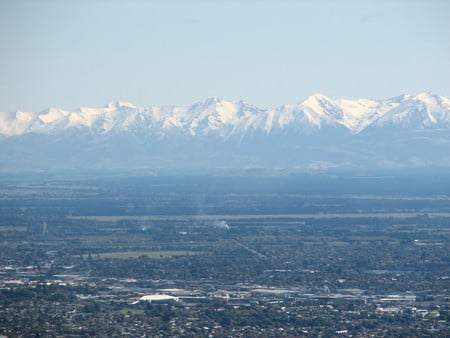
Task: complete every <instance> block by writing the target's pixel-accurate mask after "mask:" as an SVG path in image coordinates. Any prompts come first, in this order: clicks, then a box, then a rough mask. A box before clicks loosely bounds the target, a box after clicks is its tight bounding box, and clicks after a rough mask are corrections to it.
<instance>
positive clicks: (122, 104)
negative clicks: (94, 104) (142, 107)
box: [105, 101, 136, 109]
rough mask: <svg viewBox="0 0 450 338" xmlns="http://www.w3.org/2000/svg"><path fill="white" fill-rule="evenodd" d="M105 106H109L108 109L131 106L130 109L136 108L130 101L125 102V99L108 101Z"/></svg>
mask: <svg viewBox="0 0 450 338" xmlns="http://www.w3.org/2000/svg"><path fill="white" fill-rule="evenodd" d="M105 108H109V109H118V108H131V109H136V106H135V105H134V104H132V103H130V102H125V101H112V102H109V103H108V104H107V105H106V106H105Z"/></svg>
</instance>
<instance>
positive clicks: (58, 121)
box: [0, 93, 450, 138]
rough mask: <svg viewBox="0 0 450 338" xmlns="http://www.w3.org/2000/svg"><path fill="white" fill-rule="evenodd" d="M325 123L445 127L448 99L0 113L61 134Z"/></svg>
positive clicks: (241, 130)
mask: <svg viewBox="0 0 450 338" xmlns="http://www.w3.org/2000/svg"><path fill="white" fill-rule="evenodd" d="M324 126H331V127H344V128H345V129H347V130H348V131H349V132H351V133H353V134H359V133H361V132H363V131H364V130H365V129H367V128H369V127H373V128H383V127H386V126H397V127H400V128H414V129H427V128H448V127H449V126H450V100H449V99H448V98H445V97H442V96H438V95H433V94H429V93H422V94H419V95H416V96H411V95H407V94H403V95H401V96H398V97H394V98H390V99H387V100H381V101H374V100H367V99H359V100H345V99H339V100H332V99H330V98H328V97H326V96H325V95H321V94H316V95H313V96H310V97H309V98H307V99H306V100H304V101H303V102H301V103H298V104H286V105H282V106H280V107H278V108H276V109H272V110H269V109H264V108H259V107H256V106H253V105H251V104H248V103H247V102H245V101H238V102H231V101H225V100H221V99H218V98H215V97H214V98H209V99H206V100H205V101H203V102H198V103H195V104H193V105H191V106H189V107H176V106H164V107H136V106H134V105H133V104H131V103H127V102H112V103H109V104H108V105H106V106H105V107H103V108H87V107H81V108H79V109H77V110H74V111H66V110H62V109H58V108H50V109H46V110H44V111H41V112H37V113H35V112H22V111H19V112H12V113H11V112H10V113H5V112H0V134H1V135H3V136H16V135H23V134H27V133H37V134H59V133H67V132H70V131H88V132H89V133H91V134H107V133H118V132H138V131H139V132H141V131H146V132H150V133H151V132H153V133H158V134H159V135H166V134H167V135H170V134H171V133H172V132H177V133H181V134H185V135H190V136H200V135H217V136H220V137H223V138H228V137H232V136H234V135H236V136H239V137H242V136H245V135H246V134H248V133H254V132H256V131H258V132H262V133H265V134H270V133H272V132H274V131H280V130H294V131H297V132H314V131H319V130H320V129H321V128H322V127H324Z"/></svg>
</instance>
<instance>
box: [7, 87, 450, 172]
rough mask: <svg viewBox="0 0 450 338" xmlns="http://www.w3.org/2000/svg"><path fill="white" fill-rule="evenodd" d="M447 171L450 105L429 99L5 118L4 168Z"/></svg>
mask: <svg viewBox="0 0 450 338" xmlns="http://www.w3.org/2000/svg"><path fill="white" fill-rule="evenodd" d="M448 167H450V100H449V99H448V98H446V97H443V96H438V95H434V94H430V93H421V94H419V95H416V96H413V95H408V94H403V95H400V96H397V97H393V98H389V99H386V100H379V101H375V100H368V99H358V100H346V99H338V100H334V99H330V98H328V97H326V96H324V95H321V94H316V95H313V96H310V97H309V98H307V99H306V100H304V101H303V102H300V103H298V104H290V105H289V104H286V105H282V106H280V107H278V108H276V109H264V108H259V107H256V106H254V105H251V104H249V103H247V102H245V101H238V102H231V101H225V100H221V99H218V98H215V97H214V98H209V99H206V100H204V101H202V102H198V103H195V104H193V105H191V106H188V107H180V106H162V107H136V106H134V105H133V104H131V103H126V102H113V103H110V104H108V105H106V106H105V107H103V108H87V107H82V108H79V109H76V110H73V111H67V110H62V109H57V108H50V109H46V110H44V111H41V112H23V111H18V112H0V170H46V169H102V168H109V169H149V170H151V169H155V168H159V169H164V168H168V169H169V168H171V169H179V170H183V169H186V170H188V169H189V170H191V169H192V170H195V169H202V170H203V169H218V168H238V169H243V168H270V169H292V170H322V169H330V168H342V169H349V170H352V169H354V170H361V169H378V168H381V169H389V168H391V169H392V168H394V169H402V168H448Z"/></svg>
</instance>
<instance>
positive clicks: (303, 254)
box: [0, 175, 450, 337]
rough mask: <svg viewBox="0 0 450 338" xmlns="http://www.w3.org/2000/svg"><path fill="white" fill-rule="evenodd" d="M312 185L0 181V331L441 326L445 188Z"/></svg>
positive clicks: (447, 297) (444, 324) (371, 332)
mask: <svg viewBox="0 0 450 338" xmlns="http://www.w3.org/2000/svg"><path fill="white" fill-rule="evenodd" d="M312 181H313V178H310V177H306V178H305V177H303V176H302V177H298V178H296V177H288V178H286V177H284V178H283V177H269V178H267V177H252V178H249V177H197V176H196V177H194V176H185V177H178V176H177V177H147V176H130V177H124V176H120V175H118V176H108V177H98V176H89V175H86V176H83V177H80V176H78V177H77V178H76V179H74V178H68V177H67V176H64V175H37V176H36V175H30V176H29V177H28V178H27V179H24V177H20V179H18V177H16V176H14V175H13V176H5V178H4V179H3V180H2V181H1V182H0V198H1V204H0V205H1V206H0V212H1V217H0V241H1V247H2V250H1V251H0V335H2V336H6V337H16V336H23V337H29V336H32V337H57V336H64V337H85V336H100V337H105V336H124V337H126V336H130V337H137V336H141V337H144V336H152V337H153V336H171V337H186V336H196V337H198V336H205V337H256V336H258V337H275V336H276V337H307V336H323V337H357V336H358V337H360V336H367V337H370V336H374V337H379V336H392V337H394V336H395V337H398V336H407V337H446V336H448V335H450V325H449V322H448V321H449V318H450V316H449V314H450V292H449V285H450V284H449V278H450V264H449V260H450V256H449V251H448V247H449V239H450V236H449V235H450V228H449V224H450V222H449V220H450V204H449V200H450V196H448V195H445V194H441V193H439V194H432V193H430V192H429V191H418V190H416V191H410V193H408V194H399V193H396V192H395V191H381V190H382V189H381V188H380V184H379V182H380V181H379V180H376V181H375V184H374V183H373V181H372V180H371V179H368V180H366V181H363V182H362V184H363V185H364V187H363V188H361V190H362V191H366V192H367V193H365V194H361V193H360V192H359V191H357V188H352V189H356V190H354V191H350V190H348V191H347V192H346V191H345V189H344V190H343V189H339V190H340V191H341V192H342V191H343V193H339V194H338V193H336V192H334V191H333V190H332V187H329V188H327V185H328V183H327V182H325V181H326V180H318V181H317V180H316V181H314V182H312ZM360 181H361V180H360ZM308 182H312V183H308ZM320 182H322V183H320ZM381 183H383V182H381ZM321 184H322V185H321ZM381 185H382V184H381ZM349 189H350V188H349ZM383 189H384V188H383Z"/></svg>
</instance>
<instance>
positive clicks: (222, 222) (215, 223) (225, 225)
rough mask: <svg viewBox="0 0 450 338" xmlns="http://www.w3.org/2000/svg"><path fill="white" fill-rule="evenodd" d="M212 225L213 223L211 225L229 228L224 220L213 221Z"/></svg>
mask: <svg viewBox="0 0 450 338" xmlns="http://www.w3.org/2000/svg"><path fill="white" fill-rule="evenodd" d="M212 225H213V227H215V228H219V229H226V230H228V229H229V228H230V226H229V225H228V223H227V222H225V221H214V222H213V224H212Z"/></svg>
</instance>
